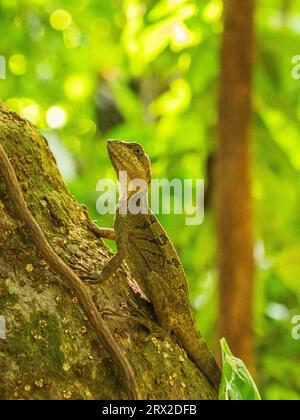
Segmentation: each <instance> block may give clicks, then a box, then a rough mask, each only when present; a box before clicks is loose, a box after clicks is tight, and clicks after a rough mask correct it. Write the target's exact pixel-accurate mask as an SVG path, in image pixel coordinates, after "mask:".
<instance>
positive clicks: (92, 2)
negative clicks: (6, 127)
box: [0, 0, 300, 399]
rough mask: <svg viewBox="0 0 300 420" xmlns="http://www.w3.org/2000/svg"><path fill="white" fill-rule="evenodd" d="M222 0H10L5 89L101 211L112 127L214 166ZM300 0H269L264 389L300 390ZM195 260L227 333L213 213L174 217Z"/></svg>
mask: <svg viewBox="0 0 300 420" xmlns="http://www.w3.org/2000/svg"><path fill="white" fill-rule="evenodd" d="M221 16H222V2H221V1H220V0H202V1H195V0H147V1H142V0H123V1H121V0H64V1H61V0H19V1H18V0H1V3H0V22H1V30H2V37H1V38H0V54H1V55H3V56H4V57H6V59H7V79H6V80H0V85H1V100H2V101H4V102H6V103H7V104H8V105H9V106H10V107H11V108H13V109H14V110H16V111H17V112H19V113H20V114H21V115H22V116H24V117H26V118H28V119H30V120H31V121H32V122H33V123H35V124H36V125H37V126H38V127H39V129H41V130H43V132H44V134H45V135H46V136H47V138H48V139H49V142H50V145H51V147H52V149H53V150H54V152H55V154H56V157H57V160H58V163H59V166H60V168H61V171H62V173H63V175H64V176H65V179H66V181H67V183H68V185H69V187H70V188H71V190H72V192H73V193H74V195H75V196H76V197H77V199H78V200H79V201H80V202H82V203H85V204H87V205H88V207H89V209H90V211H91V213H92V214H93V217H94V218H95V219H96V218H97V219H98V220H99V223H101V225H102V226H110V225H111V224H112V217H111V216H105V217H102V216H101V218H100V217H99V215H97V214H96V209H95V201H96V198H97V192H96V184H97V180H98V179H99V178H104V177H113V179H114V177H115V175H114V173H113V169H112V168H111V165H110V163H109V159H108V157H107V153H106V148H105V141H106V139H107V138H120V139H124V140H133V139H134V140H138V141H140V142H141V143H142V144H143V145H144V146H145V148H146V150H147V151H148V152H149V154H150V155H151V159H152V162H153V173H154V176H155V177H156V178H166V177H167V178H170V179H173V178H193V179H195V178H202V177H206V169H205V168H206V161H207V158H208V156H209V154H210V152H211V151H212V150H213V149H214V144H215V125H216V120H217V106H216V104H217V88H218V75H219V48H220V42H221V35H222V19H221ZM299 17H300V5H299V4H297V2H293V1H289V0H273V1H272V2H270V1H269V0H261V1H260V2H258V11H257V19H256V27H257V59H256V63H255V88H254V107H255V116H254V124H253V125H254V128H253V148H252V152H253V197H254V203H255V221H256V225H255V234H256V240H257V244H256V249H255V258H256V265H257V282H256V296H255V305H254V310H255V331H256V334H257V342H258V354H257V359H258V383H259V388H260V389H261V390H262V394H263V398H267V399H276V398H281V399H292V398H297V399H299V397H300V363H299V361H300V360H299V359H300V351H299V350H300V342H299V341H296V340H292V338H291V330H292V324H291V319H292V317H293V316H294V315H296V314H300V304H299V296H300V282H299V278H298V276H300V212H299V207H300V182H299V171H300V143H299V134H298V131H299V128H300V80H299V81H297V80H295V79H293V78H292V75H291V71H292V64H291V61H292V57H293V56H294V55H297V54H300V47H299V48H298V49H297V45H298V41H299V36H300V34H299V33H300V26H299ZM160 219H161V221H162V223H163V224H164V226H165V227H166V229H167V231H168V233H169V234H170V236H171V238H172V239H173V241H174V243H175V245H176V247H177V249H178V251H179V253H180V255H181V257H182V260H183V263H184V266H185V268H186V271H187V275H188V278H189V282H190V290H191V296H192V300H193V304H194V308H195V313H196V316H197V320H198V323H199V326H200V327H201V329H202V331H203V332H204V335H205V336H206V337H207V338H208V339H209V341H210V342H211V343H213V342H214V333H215V321H216V308H217V297H216V296H217V294H216V280H217V279H216V249H215V233H214V226H213V219H212V216H211V210H210V209H208V210H207V212H206V218H205V222H204V224H203V225H201V226H193V227H191V226H186V225H185V223H184V216H182V217H181V216H178V215H170V216H161V217H160Z"/></svg>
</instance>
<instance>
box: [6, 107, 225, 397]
mask: <svg viewBox="0 0 300 420" xmlns="http://www.w3.org/2000/svg"><path fill="white" fill-rule="evenodd" d="M0 142H1V144H2V145H3V147H4V149H5V150H6V152H7V154H8V156H9V157H10V160H11V162H12V165H13V166H14V168H15V171H16V174H17V177H18V180H19V182H20V185H21V187H22V190H23V193H24V196H25V199H26V202H27V203H28V205H29V208H30V211H31V212H32V214H33V215H34V217H35V218H36V219H37V221H38V223H39V224H40V226H41V227H42V229H43V231H44V232H45V234H46V236H47V238H48V240H49V242H50V244H51V245H52V247H53V248H54V249H55V251H56V253H57V254H58V255H59V256H60V257H61V258H62V259H63V260H64V261H65V262H66V263H67V264H69V265H70V264H75V263H77V262H79V261H84V262H87V263H90V264H92V263H96V264H97V265H98V267H99V268H101V267H102V266H103V265H104V263H105V262H106V261H107V260H108V258H110V256H111V254H112V253H111V251H110V250H109V249H108V248H107V247H106V246H105V245H104V243H103V242H102V241H101V240H100V239H99V238H98V237H97V234H96V232H95V229H94V228H93V224H92V223H91V222H90V220H89V219H88V218H87V216H86V213H85V211H84V210H83V208H82V207H81V206H80V205H79V204H78V203H77V202H76V201H75V200H74V198H73V197H72V196H71V194H70V193H69V192H68V190H67V188H66V186H65V184H64V182H63V180H62V178H61V176H60V174H59V172H58V170H57V166H56V163H55V161H54V158H53V156H52V154H51V152H50V150H49V148H48V145H47V143H46V141H45V139H44V138H43V137H42V136H41V135H40V134H39V133H38V132H37V131H36V130H35V129H34V127H32V125H30V124H29V123H28V122H25V121H24V120H22V119H21V118H20V117H19V116H17V115H16V114H14V113H12V112H10V111H9V110H8V109H7V108H6V107H4V106H0ZM99 170H100V168H99ZM90 290H91V293H92V294H93V298H94V301H95V302H96V304H97V306H98V307H99V308H104V307H106V308H107V307H109V308H110V309H112V310H116V311H120V306H121V305H122V304H126V303H127V304H128V303H130V302H131V303H134V304H136V305H138V306H139V307H141V308H142V309H143V310H144V311H145V312H146V314H148V316H149V317H152V318H153V311H152V307H151V305H149V304H148V303H147V302H146V301H145V300H144V299H142V297H141V296H140V291H139V290H138V288H137V287H136V284H135V282H134V280H133V279H132V278H131V276H130V273H129V272H128V270H127V269H126V267H125V266H124V267H123V268H122V270H120V271H119V272H118V274H117V275H116V276H114V277H113V278H111V279H110V280H109V281H108V282H107V283H105V284H104V285H102V286H101V287H98V286H93V287H91V288H90ZM0 315H2V316H4V317H5V318H6V322H7V338H6V340H1V339H0V371H1V375H0V399H24V398H25V399H63V398H65V399H117V398H118V399H123V398H126V394H125V392H124V387H123V383H122V377H121V375H120V372H119V371H118V369H117V368H116V366H115V365H114V364H113V363H112V361H111V360H110V358H109V355H108V354H107V353H106V352H105V351H104V349H103V348H102V347H101V346H100V345H99V344H98V342H97V341H96V336H95V334H94V331H93V329H92V328H91V326H90V325H89V323H88V322H87V319H86V318H85V316H84V315H83V312H82V311H81V308H80V306H79V304H78V301H77V299H76V298H74V296H72V293H71V292H70V291H69V290H68V289H67V288H66V286H65V285H64V279H63V278H59V277H58V276H57V275H55V274H54V273H53V272H52V271H51V270H50V269H49V267H48V266H47V264H46V263H45V261H43V260H42V259H41V257H40V256H39V255H37V253H36V250H35V247H34V246H33V244H32V241H31V238H30V234H29V232H27V230H26V229H25V228H24V226H23V224H22V221H20V220H18V219H17V218H16V216H15V211H14V203H12V202H10V201H9V200H8V198H7V195H6V188H5V186H4V183H3V180H2V179H1V178H0ZM107 322H108V325H109V327H110V329H111V330H112V332H113V334H114V337H115V338H116V340H117V342H118V343H119V345H120V346H121V348H122V349H123V351H124V352H125V353H126V355H127V357H128V359H129V361H130V363H131V365H132V366H133V369H134V371H135V373H136V377H137V380H138V383H139V385H140V388H141V392H142V395H143V396H144V398H145V399H167V398H169V399H203V400H206V399H215V398H216V397H217V396H216V394H215V392H214V391H213V389H212V388H211V386H210V385H209V383H208V382H207V380H206V379H205V377H204V376H203V375H202V374H201V372H200V371H199V370H198V369H197V367H196V366H195V365H194V364H193V362H192V361H190V360H189V359H188V358H187V356H186V354H185V352H184V351H183V349H182V348H181V347H180V346H179V345H178V343H177V342H176V339H175V337H171V338H169V339H167V340H165V341H161V340H154V339H153V340H152V341H150V342H146V341H145V340H144V339H145V338H146V337H147V332H146V331H144V330H143V328H142V327H141V326H139V325H137V324H135V323H131V322H130V321H128V320H126V321H125V320H124V321H123V320H119V319H118V320H117V319H111V318H110V319H108V320H107Z"/></svg>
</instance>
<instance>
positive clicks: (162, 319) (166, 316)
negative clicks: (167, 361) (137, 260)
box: [146, 271, 174, 338]
mask: <svg viewBox="0 0 300 420" xmlns="http://www.w3.org/2000/svg"><path fill="white" fill-rule="evenodd" d="M163 283H165V280H164V279H163V278H162V276H160V275H159V274H158V273H156V272H155V271H151V272H150V273H148V275H147V278H146V288H147V294H148V296H149V298H150V300H151V303H152V305H153V306H154V311H155V314H156V317H157V319H158V321H159V324H160V327H161V334H160V337H161V338H166V337H168V336H169V335H170V334H171V331H172V329H173V325H174V322H173V320H172V315H171V314H172V312H171V310H170V306H169V302H168V298H167V296H166V295H165V293H164V289H165V288H164V287H163ZM152 336H154V335H152Z"/></svg>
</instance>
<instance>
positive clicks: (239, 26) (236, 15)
mask: <svg viewBox="0 0 300 420" xmlns="http://www.w3.org/2000/svg"><path fill="white" fill-rule="evenodd" d="M254 9H255V2H254V0H242V1H241V0H224V34H223V46H222V54H221V80H220V100H219V124H218V146H217V154H218V157H217V178H216V183H217V186H216V188H217V194H216V213H217V234H218V264H219V291H220V312H219V334H220V336H221V337H224V336H225V337H226V339H227V340H228V342H229V345H230V346H231V349H232V351H233V353H235V354H236V355H237V356H239V357H241V358H242V359H243V360H244V361H245V362H246V363H247V365H248V366H249V368H250V369H252V371H253V369H254V358H253V350H254V343H253V333H252V321H253V317H252V305H253V277H254V263H253V232H252V209H251V182H250V181H251V175H250V172H251V170H250V164H251V162H250V127H251V93H252V69H253V51H254Z"/></svg>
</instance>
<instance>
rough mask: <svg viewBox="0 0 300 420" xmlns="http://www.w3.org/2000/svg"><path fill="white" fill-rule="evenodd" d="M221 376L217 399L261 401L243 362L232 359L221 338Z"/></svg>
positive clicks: (235, 358)
mask: <svg viewBox="0 0 300 420" xmlns="http://www.w3.org/2000/svg"><path fill="white" fill-rule="evenodd" d="M221 347H222V359H223V375H222V382H221V387H220V394H219V399H220V400H221V401H224V400H235V401H237V400H240V401H245V400H255V401H258V400H261V397H260V394H259V392H258V389H257V387H256V385H255V382H254V380H253V379H252V376H251V375H250V373H249V371H248V369H247V368H246V366H245V364H244V362H243V361H242V360H240V359H238V358H237V357H234V356H233V354H232V353H231V351H230V348H229V346H228V344H227V342H226V340H225V338H223V339H222V340H221Z"/></svg>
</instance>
